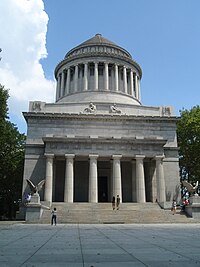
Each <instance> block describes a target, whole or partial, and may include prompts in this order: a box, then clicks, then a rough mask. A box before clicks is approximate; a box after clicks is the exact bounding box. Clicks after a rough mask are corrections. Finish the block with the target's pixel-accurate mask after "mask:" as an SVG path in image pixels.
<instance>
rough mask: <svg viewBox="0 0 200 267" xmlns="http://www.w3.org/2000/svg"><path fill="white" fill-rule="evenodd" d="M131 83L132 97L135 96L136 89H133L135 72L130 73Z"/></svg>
mask: <svg viewBox="0 0 200 267" xmlns="http://www.w3.org/2000/svg"><path fill="white" fill-rule="evenodd" d="M130 82H131V95H132V96H134V88H133V71H132V69H131V71H130Z"/></svg>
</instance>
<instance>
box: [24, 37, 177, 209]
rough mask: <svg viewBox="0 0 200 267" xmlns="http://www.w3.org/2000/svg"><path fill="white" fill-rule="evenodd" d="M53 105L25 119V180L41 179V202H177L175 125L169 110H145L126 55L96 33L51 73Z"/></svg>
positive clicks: (37, 105) (34, 108)
mask: <svg viewBox="0 0 200 267" xmlns="http://www.w3.org/2000/svg"><path fill="white" fill-rule="evenodd" d="M55 78H56V82H57V87H56V99H55V103H45V102H40V101H34V102H30V103H29V111H28V112H24V113H23V115H24V117H25V119H26V121H27V127H28V131H27V141H26V154H25V169H24V183H23V194H24V193H26V192H27V190H28V186H27V182H26V179H27V178H29V179H31V180H32V181H33V182H34V183H35V184H37V183H38V182H40V181H41V180H42V179H46V182H45V187H44V190H43V192H40V194H41V200H44V201H47V202H49V203H52V202H66V203H73V202H91V203H98V202H110V201H111V198H112V196H117V195H119V196H120V198H121V201H122V202H138V203H145V202H156V201H157V202H158V203H159V204H160V205H161V206H163V207H164V206H165V203H167V202H168V201H171V200H172V198H173V197H177V194H178V193H177V192H178V190H177V188H178V185H179V164H178V148H177V139H176V122H177V118H176V116H175V115H174V114H173V110H172V108H171V107H170V106H159V107H152V106H143V105H142V103H141V97H140V81H141V78H142V70H141V68H140V66H139V65H138V63H136V62H135V61H134V60H133V59H132V57H131V55H130V53H129V52H128V51H126V50H125V49H124V48H122V47H120V46H118V45H116V44H115V43H113V42H111V41H109V40H108V39H106V38H104V37H103V36H102V35H101V34H96V35H95V36H94V37H92V38H91V39H89V40H87V41H85V42H83V43H82V44H80V45H78V46H76V47H75V48H73V49H71V50H70V51H69V52H68V53H67V54H66V55H65V57H64V59H63V60H62V61H61V62H60V63H59V64H58V65H57V67H56V69H55Z"/></svg>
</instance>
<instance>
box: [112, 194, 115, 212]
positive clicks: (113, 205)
mask: <svg viewBox="0 0 200 267" xmlns="http://www.w3.org/2000/svg"><path fill="white" fill-rule="evenodd" d="M112 208H113V210H115V196H113V197H112Z"/></svg>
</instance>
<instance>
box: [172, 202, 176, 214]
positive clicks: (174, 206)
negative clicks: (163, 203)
mask: <svg viewBox="0 0 200 267" xmlns="http://www.w3.org/2000/svg"><path fill="white" fill-rule="evenodd" d="M175 213H176V200H175V199H174V200H173V201H172V214H173V215H174V214H175Z"/></svg>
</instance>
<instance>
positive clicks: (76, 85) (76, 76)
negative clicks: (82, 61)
mask: <svg viewBox="0 0 200 267" xmlns="http://www.w3.org/2000/svg"><path fill="white" fill-rule="evenodd" d="M77 91H78V65H76V66H75V74H74V92H77Z"/></svg>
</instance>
